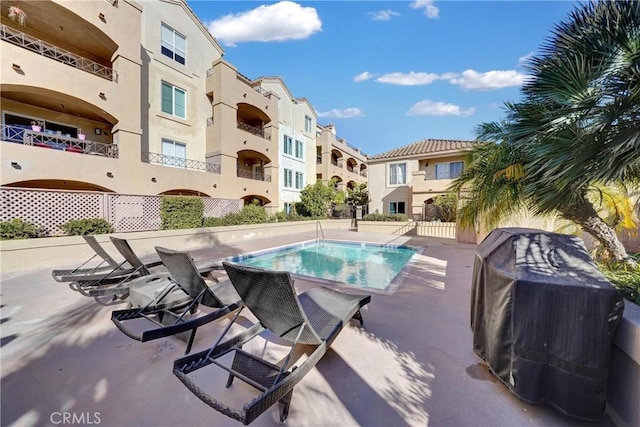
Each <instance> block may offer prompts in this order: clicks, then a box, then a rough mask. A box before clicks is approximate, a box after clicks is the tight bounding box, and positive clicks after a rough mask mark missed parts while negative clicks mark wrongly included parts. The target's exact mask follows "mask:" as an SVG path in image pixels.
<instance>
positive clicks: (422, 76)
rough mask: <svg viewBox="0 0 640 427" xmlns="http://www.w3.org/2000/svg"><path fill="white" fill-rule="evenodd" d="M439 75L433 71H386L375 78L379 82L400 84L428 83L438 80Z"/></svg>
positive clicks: (416, 84) (417, 84) (415, 84)
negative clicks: (406, 72) (407, 72)
mask: <svg viewBox="0 0 640 427" xmlns="http://www.w3.org/2000/svg"><path fill="white" fill-rule="evenodd" d="M439 78H440V76H439V75H438V74H434V73H416V72H414V71H411V72H409V74H405V73H387V74H383V75H382V76H380V77H378V78H377V79H376V81H377V82H380V83H389V84H392V85H402V86H419V85H428V84H430V83H433V82H434V81H436V80H438V79H439Z"/></svg>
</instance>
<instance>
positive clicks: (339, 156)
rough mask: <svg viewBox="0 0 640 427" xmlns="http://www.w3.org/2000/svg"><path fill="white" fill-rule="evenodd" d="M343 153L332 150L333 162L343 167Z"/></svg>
mask: <svg viewBox="0 0 640 427" xmlns="http://www.w3.org/2000/svg"><path fill="white" fill-rule="evenodd" d="M342 157H343V156H342V153H341V152H340V151H339V150H331V164H332V165H334V166H338V167H342V161H343V158H342Z"/></svg>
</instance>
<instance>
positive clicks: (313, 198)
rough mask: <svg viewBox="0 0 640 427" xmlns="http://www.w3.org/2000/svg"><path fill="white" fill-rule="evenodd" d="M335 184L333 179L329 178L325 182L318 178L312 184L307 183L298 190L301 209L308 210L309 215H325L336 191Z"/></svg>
mask: <svg viewBox="0 0 640 427" xmlns="http://www.w3.org/2000/svg"><path fill="white" fill-rule="evenodd" d="M335 185H336V184H335V181H334V180H330V181H329V182H328V183H326V184H323V183H322V181H319V180H318V181H316V183H315V184H313V185H311V184H309V185H307V186H306V187H305V188H304V189H303V190H302V191H301V192H300V204H301V205H302V207H303V211H306V212H308V213H309V214H310V215H311V216H326V215H327V211H328V209H329V207H330V204H331V202H332V200H333V198H334V195H335V193H336V189H335Z"/></svg>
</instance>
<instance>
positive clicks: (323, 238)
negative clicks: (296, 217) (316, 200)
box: [316, 221, 325, 243]
mask: <svg viewBox="0 0 640 427" xmlns="http://www.w3.org/2000/svg"><path fill="white" fill-rule="evenodd" d="M318 227H320V233H321V234H322V241H323V242H324V241H325V237H324V230H323V229H322V223H321V222H320V221H316V243H318Z"/></svg>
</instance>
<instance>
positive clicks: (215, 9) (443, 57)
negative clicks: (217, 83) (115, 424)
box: [188, 0, 578, 155]
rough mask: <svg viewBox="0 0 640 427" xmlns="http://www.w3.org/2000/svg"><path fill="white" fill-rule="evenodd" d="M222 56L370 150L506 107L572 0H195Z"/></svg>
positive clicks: (466, 125) (469, 130)
mask: <svg viewBox="0 0 640 427" xmlns="http://www.w3.org/2000/svg"><path fill="white" fill-rule="evenodd" d="M188 4H189V6H190V7H191V8H192V9H193V11H194V12H195V13H196V15H197V16H198V17H199V18H200V20H201V21H202V22H203V23H204V24H205V25H206V26H207V27H208V28H209V31H210V32H211V33H212V34H213V35H214V36H215V37H216V38H217V39H218V42H219V43H220V44H221V45H222V47H223V49H224V51H225V56H224V57H225V59H226V60H227V61H229V62H230V63H232V64H233V65H234V66H236V67H237V69H238V71H239V72H241V73H242V74H244V75H246V76H247V77H249V78H251V79H255V78H257V77H260V76H279V77H281V78H282V79H283V80H284V82H285V84H286V85H287V87H288V88H289V90H290V91H291V93H292V95H293V96H294V97H296V98H299V97H306V98H307V99H308V100H309V101H310V102H311V104H312V105H313V107H314V108H315V110H316V112H317V113H318V115H319V117H318V121H319V122H320V123H321V124H328V123H335V124H336V127H337V132H338V136H340V137H342V138H345V139H346V140H347V141H348V142H349V143H350V144H352V145H355V146H356V147H358V148H360V149H361V150H362V151H364V152H365V153H367V154H370V155H373V154H378V153H382V152H384V151H387V150H390V149H393V148H397V147H400V146H403V145H407V144H411V143H413V142H416V141H419V140H421V139H425V138H443V139H474V138H475V133H474V132H475V129H476V127H477V125H478V124H480V123H482V122H487V121H495V120H499V119H500V118H502V117H503V110H502V106H503V104H504V102H505V101H516V100H518V98H519V96H520V92H519V91H520V86H521V85H522V82H523V81H524V79H526V73H527V72H526V68H525V67H523V63H525V62H526V58H527V57H530V56H531V55H534V54H536V53H539V49H540V47H541V46H542V44H543V43H544V41H545V39H546V38H547V37H549V36H550V35H551V30H552V28H553V25H554V24H557V23H559V22H560V21H561V20H564V19H565V18H566V17H567V16H568V14H569V12H570V11H571V10H572V9H573V8H574V7H575V6H576V5H577V4H578V3H577V2H568V1H535V2H527V1H500V2H492V1H431V0H418V1H390V2H389V1H386V2H385V1H319V2H312V1H295V2H294V1H281V2H257V1H249V2H244V1H204V0H200V1H193V0H188Z"/></svg>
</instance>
